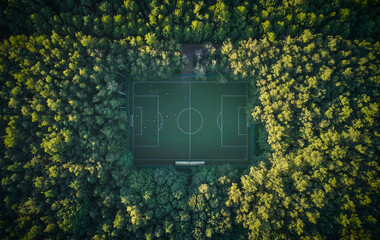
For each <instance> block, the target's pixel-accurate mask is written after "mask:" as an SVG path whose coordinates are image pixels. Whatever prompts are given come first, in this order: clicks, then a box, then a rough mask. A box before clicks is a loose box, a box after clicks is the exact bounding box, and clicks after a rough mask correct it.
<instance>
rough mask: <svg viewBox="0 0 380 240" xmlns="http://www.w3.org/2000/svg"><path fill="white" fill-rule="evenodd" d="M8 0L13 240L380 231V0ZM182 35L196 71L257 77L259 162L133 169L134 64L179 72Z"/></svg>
mask: <svg viewBox="0 0 380 240" xmlns="http://www.w3.org/2000/svg"><path fill="white" fill-rule="evenodd" d="M0 7H1V9H2V11H1V12H0V31H1V33H2V35H1V41H2V42H1V44H0V82H1V84H0V136H1V137H0V139H1V141H0V179H1V187H0V196H1V201H0V209H1V210H0V236H1V238H2V239H3V238H4V239H80V238H83V239H247V238H248V239H256V238H258V239H279V238H285V239H299V238H302V239H311V238H314V239H338V238H340V239H371V238H372V239H374V238H376V236H377V235H379V234H380V233H379V229H380V228H379V195H380V194H379V172H380V171H379V170H380V169H379V155H380V154H379V145H380V144H379V129H380V128H379V121H378V119H379V84H380V81H379V79H380V77H379V69H380V68H379V53H380V45H379V42H378V36H379V35H380V28H379V26H380V20H379V19H380V18H379V16H380V14H379V11H380V7H379V4H378V1H358V0H335V1H320V0H308V1H306V0H292V1H290V0H259V1H241V0H234V1H226V0H215V1H183V0H178V1H167V0H141V1H134V0H124V1H121V0H111V1H84V0H81V1H72V0H68V1H58V0H52V1H50V0H49V1H47V0H36V1H24V0H9V1H2V2H1V3H0ZM183 43H201V44H204V43H207V44H204V46H203V48H202V52H199V54H197V55H196V59H195V62H194V63H195V64H194V66H195V68H194V69H193V70H194V73H195V75H196V76H195V77H196V78H197V79H199V80H204V79H205V74H206V73H213V74H217V75H218V76H219V81H220V83H225V82H226V81H232V80H238V79H239V80H242V79H243V80H245V81H247V82H248V83H249V85H250V86H251V90H252V95H253V96H252V99H251V100H250V102H249V107H248V110H247V111H248V113H249V114H251V115H252V118H251V119H250V121H252V122H254V123H255V124H256V126H257V128H256V129H257V131H256V132H258V133H259V136H258V145H260V152H257V156H256V157H255V159H254V160H255V161H254V164H253V166H251V168H250V169H249V170H247V169H243V170H238V169H234V168H232V167H230V166H228V165H226V166H218V167H211V166H206V167H200V168H192V169H191V170H188V169H175V168H172V167H168V168H155V169H143V168H134V167H133V155H132V152H131V151H130V149H129V138H128V136H129V129H128V127H127V126H128V118H127V116H126V114H125V113H126V110H127V109H128V106H126V105H125V104H126V101H125V96H124V95H125V94H127V95H128V89H127V88H126V84H125V81H126V78H125V75H126V74H132V75H134V76H136V79H139V80H146V79H150V80H152V79H162V78H166V77H167V76H169V75H171V74H173V73H181V72H182V71H183V70H184V69H185V66H186V64H187V61H188V60H187V58H186V56H184V54H183V53H182V52H181V45H180V44H183ZM220 44H222V45H220ZM126 107H127V109H126ZM126 136H127V137H126Z"/></svg>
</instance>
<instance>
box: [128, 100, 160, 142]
mask: <svg viewBox="0 0 380 240" xmlns="http://www.w3.org/2000/svg"><path fill="white" fill-rule="evenodd" d="M133 97H134V98H135V97H136V98H138V97H139V98H144V97H154V98H157V123H156V124H157V141H156V142H157V144H156V145H133V148H136V147H140V148H143V147H144V148H145V147H159V146H160V137H159V124H160V123H159V121H160V114H159V112H160V109H159V105H160V96H159V95H134V96H133ZM134 108H135V107H134ZM141 108H142V107H141ZM133 111H134V110H133ZM141 122H142V118H141ZM141 125H142V124H141ZM141 131H142V130H141ZM135 136H136V134H134V129H133V139H134V138H135ZM133 144H134V140H133Z"/></svg>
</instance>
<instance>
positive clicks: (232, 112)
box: [130, 78, 251, 165]
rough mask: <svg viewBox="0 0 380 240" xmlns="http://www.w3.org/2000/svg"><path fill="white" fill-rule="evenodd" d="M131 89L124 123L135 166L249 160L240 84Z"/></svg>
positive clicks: (155, 84)
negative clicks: (127, 124) (127, 119)
mask: <svg viewBox="0 0 380 240" xmlns="http://www.w3.org/2000/svg"><path fill="white" fill-rule="evenodd" d="M177 79H178V78H177ZM131 90H132V109H131V115H132V116H131V118H130V122H131V123H130V125H131V127H132V149H133V155H134V160H135V163H136V164H138V165H140V164H141V165H163V164H174V163H175V162H179V161H195V162H198V161H199V162H204V163H205V164H220V163H236V164H246V163H247V162H248V161H249V159H250V157H249V155H250V151H249V145H250V144H251V141H250V138H251V137H250V135H251V134H250V127H251V126H250V125H249V124H248V123H247V118H246V105H247V100H248V88H247V84H246V83H243V82H232V83H227V84H224V85H223V84H217V83H216V82H213V81H205V82H200V81H191V80H180V81H178V80H170V81H151V82H133V83H132V89H131Z"/></svg>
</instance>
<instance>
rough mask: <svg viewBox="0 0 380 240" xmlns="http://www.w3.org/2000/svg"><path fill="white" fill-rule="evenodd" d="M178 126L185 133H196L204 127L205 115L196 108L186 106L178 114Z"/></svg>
mask: <svg viewBox="0 0 380 240" xmlns="http://www.w3.org/2000/svg"><path fill="white" fill-rule="evenodd" d="M177 126H178V128H179V130H181V132H183V133H184V134H195V133H197V132H199V131H200V130H201V129H202V126H203V116H202V114H201V113H200V112H199V111H198V110H197V109H195V108H185V109H183V110H182V111H181V112H179V114H178V117H177Z"/></svg>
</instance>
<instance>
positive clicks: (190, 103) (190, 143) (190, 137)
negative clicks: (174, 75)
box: [189, 83, 191, 160]
mask: <svg viewBox="0 0 380 240" xmlns="http://www.w3.org/2000/svg"><path fill="white" fill-rule="evenodd" d="M189 133H190V134H189V160H191V83H189Z"/></svg>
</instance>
